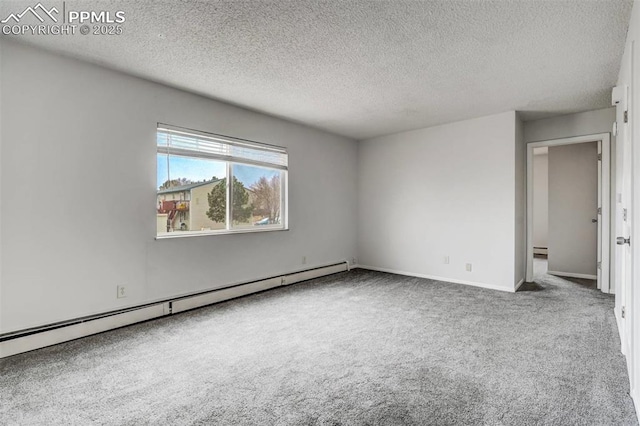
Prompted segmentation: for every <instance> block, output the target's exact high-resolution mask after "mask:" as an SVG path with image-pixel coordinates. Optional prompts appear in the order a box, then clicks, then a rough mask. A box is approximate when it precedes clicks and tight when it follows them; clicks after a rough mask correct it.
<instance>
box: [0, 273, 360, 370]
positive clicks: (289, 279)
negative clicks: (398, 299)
mask: <svg viewBox="0 0 640 426" xmlns="http://www.w3.org/2000/svg"><path fill="white" fill-rule="evenodd" d="M348 270H349V264H348V263H347V262H344V261H343V262H339V263H334V264H329V265H327V266H318V267H315V268H312V269H307V270H302V271H300V270H297V271H295V272H292V273H287V274H283V275H279V276H277V277H273V278H268V279H263V280H259V281H252V282H248V283H244V284H237V285H234V286H231V287H226V288H221V289H214V290H211V291H206V292H201V293H199V294H195V295H191V296H182V297H176V298H173V299H171V300H165V301H161V302H156V303H151V304H147V305H145V306H141V307H138V308H136V307H133V308H131V309H128V310H126V311H120V312H111V313H104V314H99V315H96V317H95V318H89V319H85V320H77V321H70V322H69V324H66V325H60V326H54V327H52V328H50V329H46V328H45V329H43V330H42V331H37V330H36V331H33V330H25V331H24V332H23V333H22V334H21V333H20V332H15V333H11V335H9V337H6V338H4V340H0V358H6V357H8V356H12V355H17V354H19V353H23V352H29V351H32V350H35V349H40V348H44V347H47V346H52V345H56V344H58V343H63V342H68V341H70V340H75V339H79V338H81V337H86V336H90V335H92V334H98V333H102V332H104V331H108V330H113V329H116V328H120V327H124V326H127V325H131V324H135V323H138V322H142V321H147V320H150V319H154V318H159V317H162V316H167V315H172V314H176V313H179V312H184V311H187V310H190V309H195V308H199V307H202V306H206V305H211V304H214V303H219V302H223V301H225V300H230V299H235V298H238V297H242V296H246V295H249V294H252V293H258V292H261V291H265V290H269V289H272V288H275V287H281V286H285V285H290V284H294V283H297V282H301V281H306V280H310V279H313V278H318V277H322V276H326V275H332V274H335V273H338V272H343V271H348ZM5 336H6V335H5ZM0 337H1V336H0Z"/></svg>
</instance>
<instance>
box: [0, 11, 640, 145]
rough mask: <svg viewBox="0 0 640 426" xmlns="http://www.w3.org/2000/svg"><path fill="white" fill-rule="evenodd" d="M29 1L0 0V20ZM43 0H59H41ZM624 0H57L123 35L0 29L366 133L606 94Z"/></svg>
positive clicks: (588, 100) (537, 111)
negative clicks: (115, 21) (99, 17)
mask: <svg viewBox="0 0 640 426" xmlns="http://www.w3.org/2000/svg"><path fill="white" fill-rule="evenodd" d="M36 3H37V0H33V1H29V2H24V1H8V0H2V1H1V2H0V15H1V16H2V18H3V19H4V17H5V16H7V15H8V14H9V13H11V12H20V10H18V9H21V8H22V9H24V7H26V6H29V5H35V4H36ZM42 3H43V4H44V5H45V6H48V7H51V6H56V5H58V7H60V6H59V5H60V4H61V3H62V2H61V1H59V2H56V1H46V0H42ZM631 6H632V1H631V0H629V1H625V0H620V1H617V0H611V1H606V0H573V1H565V0H553V1H540V0H529V1H524V0H500V1H476V0H465V1H461V0H460V1H456V0H450V1H398V0H393V1H363V0H357V1H226V2H213V1H151V0H137V1H69V0H67V1H66V4H65V7H66V10H105V11H116V10H123V11H125V13H126V18H127V20H126V22H125V23H124V24H123V29H124V34H123V35H120V36H95V35H87V36H82V35H79V34H78V35H75V36H27V37H23V36H19V37H15V36H3V37H7V38H9V37H11V38H13V39H20V40H21V41H23V42H26V43H29V44H34V45H38V46H41V47H43V48H46V49H51V50H54V51H57V52H61V53H64V54H67V55H70V56H72V57H76V58H80V59H83V60H87V61H90V62H94V63H98V64H102V65H105V66H108V67H111V68H115V69H118V70H122V71H125V72H128V73H130V74H134V75H137V76H141V77H145V78H148V79H151V80H154V81H158V82H162V83H165V84H168V85H171V86H175V87H179V88H182V89H186V90H189V91H192V92H196V93H199V94H202V95H205V96H208V97H212V98H215V99H219V100H222V101H226V102H230V103H233V104H236V105H240V106H244V107H247V108H250V109H253V110H257V111H261V112H265V113H269V114H272V115H276V116H279V117H284V118H287V119H290V120H294V121H297V122H301V123H305V124H308V125H311V126H314V127H318V128H322V129H326V130H328V131H331V132H334V133H338V134H342V135H346V136H350V137H353V138H357V139H363V138H367V137H371V136H376V135H382V134H389V133H394V132H398V131H403V130H409V129H415V128H420V127H427V126H431V125H436V124H441V123H447V122H453V121H458V120H463V119H467V118H472V117H478V116H482V115H487V114H492V113H498V112H503V111H508V110H518V111H523V112H524V118H525V119H532V118H539V117H545V116H550V115H557V114H563V113H570V112H577V111H585V110H590V109H597V108H603V107H607V106H609V99H610V88H611V87H612V86H613V85H614V84H615V81H616V79H617V74H618V69H619V64H620V59H621V56H622V52H623V48H624V41H625V37H626V31H627V25H628V20H629V16H630V11H631Z"/></svg>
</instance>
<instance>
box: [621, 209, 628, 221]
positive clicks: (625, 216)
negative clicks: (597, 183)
mask: <svg viewBox="0 0 640 426" xmlns="http://www.w3.org/2000/svg"><path fill="white" fill-rule="evenodd" d="M622 220H624V221H625V222H626V221H627V209H622Z"/></svg>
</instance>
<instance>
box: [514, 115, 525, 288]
mask: <svg viewBox="0 0 640 426" xmlns="http://www.w3.org/2000/svg"><path fill="white" fill-rule="evenodd" d="M515 124H516V128H515V130H516V136H515V236H514V239H515V248H514V250H515V268H514V283H515V285H518V283H520V282H521V281H522V282H524V279H525V269H526V266H527V265H526V254H527V245H526V237H527V230H526V222H525V216H526V200H527V188H526V180H525V177H526V164H527V157H526V156H527V152H526V149H525V148H526V146H525V142H524V123H523V122H522V120H520V117H519V116H518V114H516V123H515Z"/></svg>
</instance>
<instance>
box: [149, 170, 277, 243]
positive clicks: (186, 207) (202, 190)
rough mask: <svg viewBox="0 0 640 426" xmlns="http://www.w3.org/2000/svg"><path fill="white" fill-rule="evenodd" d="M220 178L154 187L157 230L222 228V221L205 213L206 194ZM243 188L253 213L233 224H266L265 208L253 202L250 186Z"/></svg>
mask: <svg viewBox="0 0 640 426" xmlns="http://www.w3.org/2000/svg"><path fill="white" fill-rule="evenodd" d="M221 182H222V180H221V179H212V180H208V181H203V182H195V183H189V184H185V185H177V186H172V187H171V188H166V189H160V190H158V198H157V206H156V209H157V221H156V227H157V233H158V234H162V233H166V232H175V231H213V230H218V229H225V223H224V222H215V221H213V220H211V219H210V218H209V216H207V211H208V210H209V207H210V206H209V198H208V195H209V194H210V193H211V190H212V189H213V188H214V187H215V186H216V185H219V184H220V183H221ZM244 190H245V191H246V192H247V194H248V195H249V203H248V204H249V205H251V206H252V207H253V214H251V215H250V217H249V218H248V219H247V221H246V222H245V221H242V222H237V223H234V224H235V226H239V227H244V226H253V225H268V224H269V220H268V219H269V218H268V212H267V213H265V212H264V211H263V210H264V209H260V208H259V207H258V206H257V205H256V195H255V192H254V191H253V190H252V189H251V188H244ZM263 213H264V215H263ZM265 215H266V216H267V217H265Z"/></svg>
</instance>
